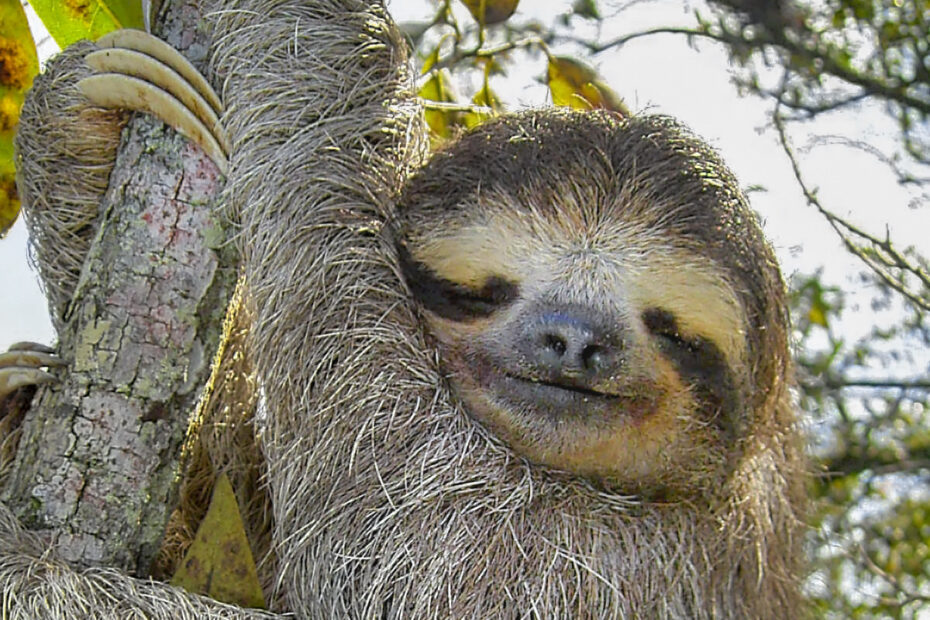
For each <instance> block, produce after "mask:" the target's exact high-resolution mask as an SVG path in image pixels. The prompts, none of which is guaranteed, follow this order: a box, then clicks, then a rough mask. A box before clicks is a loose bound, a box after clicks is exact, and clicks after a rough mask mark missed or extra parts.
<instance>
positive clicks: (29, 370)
mask: <svg viewBox="0 0 930 620" xmlns="http://www.w3.org/2000/svg"><path fill="white" fill-rule="evenodd" d="M54 352H55V350H54V349H51V348H49V347H46V346H45V345H41V344H37V343H35V342H17V343H16V344H14V345H13V346H11V347H10V350H9V351H7V352H6V353H0V400H2V399H3V398H4V397H5V396H7V395H9V394H10V393H12V392H13V391H14V390H16V389H18V388H21V387H26V386H28V385H40V384H42V383H53V382H55V381H58V379H57V378H56V377H55V376H54V375H52V374H50V373H48V372H46V371H44V370H42V368H43V367H45V368H51V367H56V366H64V365H65V362H63V361H62V360H61V358H59V357H56V356H54V355H52V354H53V353H54Z"/></svg>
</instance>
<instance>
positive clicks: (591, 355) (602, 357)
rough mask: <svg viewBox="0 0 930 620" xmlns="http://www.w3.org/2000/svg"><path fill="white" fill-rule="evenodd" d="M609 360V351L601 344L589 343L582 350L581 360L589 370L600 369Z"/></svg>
mask: <svg viewBox="0 0 930 620" xmlns="http://www.w3.org/2000/svg"><path fill="white" fill-rule="evenodd" d="M606 361H607V352H606V351H605V350H604V347H602V346H601V345H599V344H589V345H588V346H586V347H585V348H584V349H582V350H581V362H582V364H583V365H584V367H585V369H587V370H594V371H596V370H600V369H601V368H602V367H603V366H604V364H605V363H606Z"/></svg>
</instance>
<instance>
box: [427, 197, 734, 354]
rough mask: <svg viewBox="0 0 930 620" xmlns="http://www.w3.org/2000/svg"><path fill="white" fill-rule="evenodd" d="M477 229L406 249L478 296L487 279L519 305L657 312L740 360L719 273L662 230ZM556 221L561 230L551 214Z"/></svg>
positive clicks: (505, 220)
mask: <svg viewBox="0 0 930 620" xmlns="http://www.w3.org/2000/svg"><path fill="white" fill-rule="evenodd" d="M482 211H483V212H484V215H483V216H482V218H481V219H480V220H479V221H471V222H466V223H462V224H461V225H459V226H452V227H450V228H448V229H446V231H445V232H444V233H443V234H440V235H437V236H433V237H432V238H429V239H423V240H422V243H414V244H412V245H411V247H410V251H411V252H412V254H413V256H414V258H415V259H416V260H417V261H419V262H422V263H423V264H425V265H427V266H428V267H429V268H430V269H431V270H433V271H434V272H435V273H436V275H438V276H439V277H441V278H443V279H446V280H449V281H451V282H455V283H458V284H461V285H464V286H467V287H470V288H474V289H480V288H481V287H482V286H483V285H484V284H485V283H486V282H487V281H488V280H489V279H490V278H501V279H503V280H506V281H509V282H513V283H515V284H517V285H518V286H519V287H520V290H521V295H522V296H523V297H537V296H544V295H552V294H555V295H558V296H561V297H562V298H563V300H564V301H576V302H584V303H592V302H593V303H595V304H597V305H600V306H602V307H603V309H604V310H607V311H615V312H620V313H622V314H624V315H625V314H628V313H634V314H635V313H642V312H644V311H646V310H649V309H652V308H660V309H662V310H666V311H669V312H671V313H672V314H674V315H675V317H676V318H677V321H678V325H679V327H680V328H681V329H682V330H683V331H684V332H687V333H688V334H691V335H696V336H701V337H704V338H708V339H710V340H711V341H712V342H714V343H715V344H717V346H718V347H720V348H721V350H722V351H723V353H724V355H725V356H726V357H727V359H728V360H730V362H731V363H733V364H734V365H739V364H740V363H741V362H743V361H744V360H745V356H746V351H745V347H746V340H745V333H746V332H745V329H746V328H745V325H746V317H745V315H744V311H743V309H742V306H741V304H740V303H739V300H738V297H737V295H736V293H735V292H734V289H733V286H732V285H731V283H730V282H728V281H727V279H726V278H725V276H724V274H723V272H722V271H721V270H720V269H717V268H716V267H715V265H714V264H713V263H712V262H710V261H709V260H708V259H707V257H706V256H703V255H702V254H700V253H698V252H696V251H695V249H694V248H693V247H689V246H688V245H683V244H676V243H675V239H674V238H673V237H670V236H669V235H668V234H667V231H663V230H659V229H656V228H654V227H651V226H646V225H643V224H641V223H638V222H636V221H628V220H619V221H618V220H613V221H599V222H593V223H590V225H588V226H583V225H579V223H578V222H577V221H574V218H573V217H572V214H571V210H568V211H559V212H550V213H549V214H547V215H542V214H541V212H536V213H535V216H538V217H541V218H544V220H538V221H537V220H535V218H534V216H533V215H530V216H529V217H528V213H530V214H532V213H533V211H532V210H529V211H526V210H524V211H520V212H518V211H515V210H512V209H511V210H506V209H494V208H489V209H483V210H482ZM553 213H557V214H562V216H564V217H563V218H562V221H553V219H552V218H553V217H556V218H557V219H558V217H559V216H558V215H555V216H554V215H553Z"/></svg>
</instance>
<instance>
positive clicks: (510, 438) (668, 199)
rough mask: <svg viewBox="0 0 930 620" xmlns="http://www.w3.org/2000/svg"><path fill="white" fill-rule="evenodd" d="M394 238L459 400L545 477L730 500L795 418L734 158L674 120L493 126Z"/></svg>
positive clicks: (544, 115) (586, 119)
mask: <svg viewBox="0 0 930 620" xmlns="http://www.w3.org/2000/svg"><path fill="white" fill-rule="evenodd" d="M395 233H396V235H397V246H398V252H399V256H400V263H401V268H402V270H403V275H404V278H405V280H406V282H407V285H408V287H409V289H410V291H411V294H412V295H413V297H414V298H415V299H416V301H417V304H418V306H419V308H420V310H421V313H422V316H423V318H424V322H425V324H426V325H427V329H428V331H429V333H430V334H431V336H432V338H433V340H434V341H435V342H436V344H437V346H438V348H439V350H440V354H441V362H442V365H443V370H444V372H445V374H446V376H447V377H448V381H449V382H450V384H451V387H452V388H453V390H454V391H455V392H456V393H457V394H458V396H459V399H460V400H461V402H463V403H464V405H465V407H466V409H467V410H468V413H469V414H470V415H471V416H472V417H474V418H476V419H477V420H478V421H480V422H481V423H482V424H483V425H485V426H486V427H487V428H488V429H489V430H490V431H491V433H492V434H494V435H496V436H497V437H499V438H500V439H502V440H504V441H505V442H506V443H507V444H508V445H509V446H510V447H511V448H512V449H513V450H514V451H515V452H516V453H517V454H519V455H521V456H523V457H525V458H526V459H528V460H529V461H531V462H533V463H536V464H540V465H543V466H547V467H549V468H553V469H557V470H562V471H567V472H571V473H574V474H577V475H581V476H584V477H589V478H593V479H596V480H598V481H600V482H602V483H605V484H608V485H611V486H612V487H615V488H618V489H619V490H622V491H628V492H633V493H640V494H646V495H652V496H659V497H666V496H670V495H672V496H681V495H693V494H695V493H698V492H702V491H711V492H712V490H713V489H714V488H715V487H717V486H719V485H720V484H721V483H722V481H723V480H724V479H725V476H726V475H727V473H728V471H730V470H731V468H732V467H733V463H734V462H735V461H736V460H737V459H738V458H739V456H740V455H741V454H742V452H743V451H744V450H745V449H746V446H747V445H748V440H749V439H750V438H751V437H752V436H753V434H755V433H758V432H761V431H760V429H763V428H765V427H766V426H767V423H768V426H771V422H773V417H774V416H775V415H777V414H776V413H775V411H774V409H775V407H773V405H772V403H773V402H774V401H776V400H779V399H781V398H783V396H782V395H781V394H782V393H783V392H784V385H783V383H784V375H785V373H786V365H787V344H786V329H787V328H786V311H785V307H784V299H783V297H784V293H783V285H782V280H781V277H780V275H779V271H778V268H777V266H776V263H775V259H774V257H773V255H772V252H771V250H770V249H769V247H768V246H767V244H766V243H765V241H764V239H763V237H762V233H761V231H760V229H759V226H758V223H757V221H756V218H755V217H754V215H753V214H752V212H751V211H750V210H749V208H748V206H747V204H746V201H745V199H744V197H743V196H742V194H741V193H740V191H739V189H738V187H737V184H736V182H735V180H734V179H733V177H732V175H731V174H730V173H729V171H728V170H727V169H726V168H725V166H724V165H723V164H722V162H721V161H720V159H719V157H718V156H717V155H716V154H715V153H714V152H713V151H712V150H711V149H709V148H708V147H707V146H706V145H704V144H703V143H702V142H701V141H700V140H698V139H697V138H695V137H694V136H693V135H692V134H690V133H689V132H688V131H687V130H686V129H685V128H683V127H682V126H681V125H679V124H677V123H676V122H675V121H673V120H671V119H668V118H664V117H634V118H631V119H619V118H616V117H614V116H612V115H609V114H593V113H577V112H551V111H550V112H531V113H526V114H521V115H515V116H510V117H505V118H502V119H499V120H497V121H494V122H491V123H488V124H486V125H484V126H482V127H480V128H478V129H477V130H476V131H473V132H471V133H469V134H466V135H465V136H463V137H462V138H461V139H460V140H458V141H456V142H455V143H453V144H451V145H450V146H449V147H447V148H446V149H444V150H442V151H440V152H439V153H437V154H436V155H434V156H433V158H432V159H431V160H430V162H429V163H428V164H427V165H426V166H424V168H423V169H421V170H420V171H419V172H418V173H417V174H416V175H415V176H414V177H413V178H412V179H411V180H410V182H409V183H408V185H407V186H406V188H405V191H404V194H403V196H402V199H401V203H400V208H399V215H398V222H397V224H396V231H395Z"/></svg>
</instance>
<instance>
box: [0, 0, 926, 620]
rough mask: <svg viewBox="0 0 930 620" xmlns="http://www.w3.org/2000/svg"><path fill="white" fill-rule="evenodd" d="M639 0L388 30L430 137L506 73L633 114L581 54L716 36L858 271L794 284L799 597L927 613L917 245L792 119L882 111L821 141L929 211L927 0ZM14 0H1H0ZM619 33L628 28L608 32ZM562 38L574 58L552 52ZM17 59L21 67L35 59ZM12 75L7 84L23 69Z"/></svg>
mask: <svg viewBox="0 0 930 620" xmlns="http://www.w3.org/2000/svg"><path fill="white" fill-rule="evenodd" d="M649 2H661V0H573V1H572V0H560V1H559V2H553V3H551V4H552V6H553V7H555V8H554V9H553V10H552V11H551V12H550V13H549V14H548V18H547V19H545V20H541V19H539V18H534V17H532V15H530V14H529V13H530V11H526V14H524V10H523V9H525V8H526V7H521V6H519V0H429V6H430V7H431V8H430V9H429V12H430V15H431V17H430V18H429V19H427V20H426V21H422V22H416V23H402V24H401V26H402V29H403V30H404V32H405V34H406V35H407V37H408V39H409V41H410V45H411V48H412V49H413V50H414V56H415V59H416V61H417V63H418V67H419V69H420V71H421V75H420V77H419V81H418V88H419V92H420V95H421V96H422V97H423V98H424V99H425V100H426V101H427V121H428V123H429V126H430V129H431V132H432V140H433V143H434V144H439V143H441V142H442V141H444V140H447V139H449V138H451V137H454V136H455V135H456V134H457V133H458V132H460V131H462V130H464V129H467V128H468V127H472V126H474V125H475V124H477V123H480V122H481V121H482V120H484V119H486V118H488V117H489V116H491V115H494V114H498V113H500V112H502V111H504V110H506V109H507V108H508V103H509V104H510V105H511V106H512V105H513V102H507V101H506V98H505V97H504V96H502V95H501V94H499V93H498V92H497V91H496V90H495V88H494V84H499V83H500V81H501V80H503V81H506V80H508V74H510V75H513V74H514V73H516V72H519V73H521V74H523V75H525V74H526V73H527V72H528V71H530V72H535V75H538V76H540V77H539V81H540V82H542V83H543V84H544V85H545V87H546V88H547V92H548V98H549V100H550V101H551V102H552V103H554V104H556V105H568V106H572V107H576V108H592V107H599V108H607V109H609V110H612V111H614V112H616V113H617V114H628V113H629V112H628V111H627V106H626V104H625V103H624V102H623V100H622V98H621V97H620V96H619V95H618V94H617V92H615V91H614V90H613V89H612V88H611V87H610V86H608V85H607V84H606V83H605V81H604V80H603V79H602V78H601V77H600V76H599V74H598V72H597V71H596V70H595V69H594V68H593V66H595V65H596V62H597V58H598V55H600V54H602V53H604V52H606V51H608V50H616V49H619V48H622V47H623V46H624V45H626V44H627V43H629V42H631V41H633V40H636V39H642V38H645V37H655V36H659V35H663V36H680V37H684V38H686V39H687V40H688V41H689V42H690V43H691V44H693V45H695V46H696V50H695V53H697V51H699V49H700V48H699V47H697V45H698V43H699V42H701V41H704V42H706V44H707V45H714V46H719V47H721V48H722V49H724V50H725V51H726V52H727V57H728V58H729V60H730V65H731V67H730V71H731V76H732V81H733V83H734V85H735V89H736V90H735V93H738V94H739V95H741V96H745V97H753V98H758V99H760V100H761V101H765V102H767V104H768V107H767V109H768V110H769V111H770V112H769V121H770V124H769V127H768V129H769V130H771V131H773V133H774V135H775V136H776V137H777V139H778V140H779V142H780V144H781V152H782V155H783V157H784V158H785V160H786V161H787V162H788V163H789V164H790V167H791V170H792V171H793V175H794V181H795V182H796V184H797V188H798V189H799V190H800V191H799V195H801V196H803V199H804V200H805V201H806V203H807V204H808V206H809V207H810V208H811V209H814V210H816V212H817V213H819V215H820V216H821V217H823V218H824V219H825V221H826V222H827V223H828V224H829V225H830V227H831V228H832V230H833V231H834V232H835V234H836V239H837V241H838V247H841V248H845V251H846V252H848V254H849V255H850V256H852V257H854V258H855V260H856V263H855V264H857V265H858V271H859V273H858V274H857V276H856V278H855V279H854V280H851V281H844V282H842V283H838V282H834V281H829V280H828V279H827V277H826V276H824V273H825V272H824V270H822V269H820V268H819V267H818V266H817V265H811V266H810V268H809V269H808V270H807V272H806V273H799V274H795V275H794V276H793V277H792V279H791V281H790V282H789V285H790V287H791V300H792V313H793V319H794V326H795V332H794V334H795V343H794V344H795V349H796V360H797V381H798V400H799V403H800V406H801V408H802V409H803V411H804V412H805V414H806V415H805V423H806V424H807V425H808V427H809V431H810V437H811V455H812V461H813V464H812V476H811V484H810V488H811V493H812V495H813V496H814V497H815V500H816V502H815V509H814V513H813V515H812V518H811V528H810V531H809V536H808V551H809V553H810V556H811V558H812V559H813V563H812V568H811V572H810V574H809V576H808V578H807V581H806V592H807V593H808V595H809V597H810V599H811V600H812V602H813V604H814V606H815V609H816V610H818V612H819V613H818V615H819V616H822V617H826V618H912V617H926V618H930V485H928V478H930V419H928V418H930V320H928V316H927V315H928V311H930V265H928V255H927V249H926V247H919V248H913V247H901V246H900V245H899V243H898V242H897V241H896V240H895V239H894V238H892V236H890V235H889V234H887V233H885V232H878V233H876V232H874V231H870V230H868V229H867V228H866V227H864V226H863V225H862V224H861V223H859V222H857V221H856V213H855V210H853V211H852V214H851V215H843V216H841V215H838V213H840V212H843V210H842V209H839V208H837V205H831V204H827V203H826V201H825V200H823V201H822V200H821V198H820V196H819V195H818V192H817V190H816V187H815V185H814V184H813V182H812V181H811V180H809V178H808V177H809V176H811V175H809V174H808V170H806V169H805V165H804V161H803V159H802V158H799V156H798V149H797V148H796V147H795V146H794V145H793V144H792V139H791V136H792V132H791V129H792V127H795V126H798V125H802V124H805V123H810V122H811V121H813V120H816V119H819V118H822V117H828V116H831V115H835V114H836V113H838V112H846V113H848V114H851V115H852V118H856V117H857V115H859V114H861V112H862V111H863V110H869V111H870V112H873V113H874V112H875V111H876V110H878V111H879V113H880V114H882V115H885V116H886V117H887V118H888V119H890V121H891V122H892V126H893V127H895V128H896V129H895V136H894V139H893V140H892V141H891V142H890V144H891V146H887V145H885V144H883V145H881V146H877V145H875V144H872V143H870V142H869V141H867V140H866V139H865V138H863V137H862V133H861V132H860V131H859V130H858V127H857V125H856V123H855V122H853V123H847V124H846V128H847V130H846V133H845V134H843V135H839V136H833V137H832V138H831V140H833V141H834V142H835V141H839V142H840V144H842V145H843V146H844V147H845V148H848V149H851V150H857V151H862V152H864V153H867V154H868V155H869V156H871V157H872V158H874V159H875V161H876V162H877V163H879V164H880V165H881V166H884V167H886V168H887V169H888V170H889V171H890V172H891V173H892V174H893V175H894V179H895V180H896V182H897V183H899V184H901V185H903V186H907V187H908V188H910V189H911V190H913V191H912V192H911V195H912V196H916V198H914V199H913V200H912V204H910V205H907V206H908V208H911V209H920V210H924V211H926V210H927V209H928V202H930V199H928V194H930V191H928V185H930V121H928V114H930V0H817V1H814V0H797V1H792V0H710V1H709V2H706V3H705V2H700V3H698V2H695V3H694V4H691V3H682V4H681V6H683V7H684V10H685V11H686V12H687V15H688V19H687V20H686V21H687V23H686V24H685V25H682V24H681V23H675V24H669V25H667V26H658V27H650V28H646V29H642V30H635V29H633V30H630V29H629V28H628V27H627V28H617V27H616V25H617V24H618V23H620V22H622V20H623V18H624V14H625V11H627V10H628V9H630V8H631V7H633V6H634V5H639V4H644V3H649ZM19 4H20V2H19V0H0V5H2V6H7V5H9V6H8V8H9V9H10V11H11V14H12V12H15V11H14V7H16V6H18V5H19ZM34 4H35V8H36V9H40V10H45V11H46V13H47V15H46V16H43V21H45V23H46V25H47V26H49V27H50V31H51V32H52V36H53V37H55V38H56V39H58V38H62V40H63V41H65V42H67V41H68V40H71V39H70V38H69V37H73V36H75V35H74V28H75V27H76V26H75V23H76V22H75V19H73V17H74V16H69V17H68V19H66V20H62V19H59V20H58V22H56V21H55V20H56V19H58V18H59V17H61V14H62V13H63V9H62V7H63V6H64V4H58V3H55V2H47V1H44V0H37V1H36V2H35V3H34ZM66 4H67V3H66ZM531 4H534V3H531V2H524V5H527V6H529V5H531ZM666 4H670V3H666ZM77 5H78V6H82V7H85V8H88V7H89V8H90V9H93V10H92V11H91V13H93V15H98V14H105V16H106V17H107V19H109V20H110V21H111V22H113V24H110V25H109V26H106V28H105V29H110V28H112V27H116V26H120V25H138V23H139V22H140V21H141V19H142V17H141V16H142V12H143V11H147V10H148V9H149V8H150V7H151V6H153V3H152V2H142V1H141V0H85V1H83V2H82V3H77ZM157 5H158V3H154V6H157ZM69 6H70V5H69ZM139 7H143V8H139ZM104 9H105V10H104ZM538 9H539V7H536V10H537V13H538ZM56 16H58V17H56ZM98 16H99V15H98ZM0 17H2V15H0ZM16 19H19V17H16ZM56 23H57V25H56ZM9 24H14V22H9ZM16 24H18V22H16ZM88 24H90V25H89V26H87V27H88V28H90V27H91V26H93V23H91V22H88ZM114 24H115V26H114ZM93 27H100V26H99V24H98V25H96V26H93ZM0 29H3V32H0V35H2V36H3V37H7V38H9V39H11V40H14V41H19V43H22V36H21V35H22V26H21V24H20V25H15V24H14V25H7V24H5V23H4V22H3V21H0ZM59 31H60V32H59ZM620 31H623V32H625V34H622V35H620V36H615V33H616V32H620ZM11 33H12V34H11ZM17 33H18V34H17ZM579 33H583V34H579ZM591 33H593V34H591ZM101 34H102V33H101ZM17 37H18V38H17ZM565 43H570V44H571V48H572V49H573V50H576V51H577V53H573V54H572V55H568V56H566V55H560V54H556V53H555V52H554V51H553V50H554V49H556V48H560V47H561V46H563V44H565ZM26 47H28V46H26ZM0 52H2V50H0ZM31 58H34V54H33V55H32V56H31ZM29 63H31V64H30V66H29V67H27V69H28V72H29V73H30V74H29V78H28V80H29V81H31V75H32V74H34V72H35V68H34V60H30V61H29ZM533 63H538V66H537V67H536V68H533ZM10 66H12V65H10ZM2 77H3V76H2V75H0V78H2ZM631 79H633V80H635V76H633V78H631ZM621 86H622V85H621ZM14 87H15V90H16V92H15V93H14V95H15V97H20V96H21V91H23V90H24V89H25V88H27V87H28V84H27V83H26V82H25V81H24V82H23V83H22V84H20V83H17V84H15V85H14ZM620 90H621V92H622V91H623V88H620ZM463 93H464V94H463ZM0 94H2V93H0ZM17 110H18V107H17ZM0 138H2V136H0ZM0 150H2V149H0ZM0 155H2V153H0ZM0 163H2V162H0ZM2 172H3V171H2V170H0V173H2ZM748 189H753V188H748ZM14 199H15V197H14ZM0 207H2V204H0ZM855 208H862V209H864V208H866V206H865V205H861V206H856V207H855ZM3 214H4V211H3V209H2V208H0V230H2V229H3V228H4V226H5V225H8V224H9V222H8V221H4V220H3ZM14 216H15V214H14ZM7 219H10V217H9V209H7ZM926 232H927V233H928V235H930V230H927V231H926ZM863 290H865V291H868V294H867V296H866V297H865V301H863V296H862V294H861V291H863ZM863 304H865V306H866V307H863ZM863 313H864V314H865V315H866V316H867V317H868V318H869V321H868V323H869V325H868V328H867V329H865V330H862V329H858V330H855V329H849V325H850V317H851V316H852V315H854V314H856V315H858V316H860V317H861V316H862V315H863Z"/></svg>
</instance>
